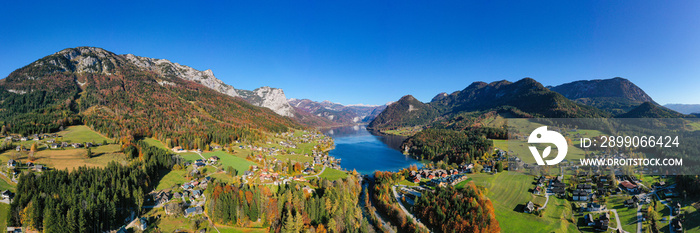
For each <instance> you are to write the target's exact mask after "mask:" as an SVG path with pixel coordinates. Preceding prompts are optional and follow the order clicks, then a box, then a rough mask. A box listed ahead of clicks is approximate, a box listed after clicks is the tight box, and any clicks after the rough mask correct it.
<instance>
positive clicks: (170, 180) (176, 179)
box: [156, 170, 187, 190]
mask: <svg viewBox="0 0 700 233" xmlns="http://www.w3.org/2000/svg"><path fill="white" fill-rule="evenodd" d="M186 172H187V171H186V170H176V171H175V170H173V171H169V172H168V171H161V173H162V174H161V175H162V176H161V177H160V181H159V182H158V186H156V190H163V189H169V188H171V187H173V186H175V185H182V184H184V183H185V182H187V180H186V179H185V177H184V175H185V173H186Z"/></svg>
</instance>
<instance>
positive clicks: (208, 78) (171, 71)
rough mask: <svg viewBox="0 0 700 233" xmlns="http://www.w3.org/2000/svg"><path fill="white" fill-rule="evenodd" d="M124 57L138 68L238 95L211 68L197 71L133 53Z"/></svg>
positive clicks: (227, 93) (164, 60)
mask: <svg viewBox="0 0 700 233" xmlns="http://www.w3.org/2000/svg"><path fill="white" fill-rule="evenodd" d="M124 57H125V58H126V59H127V60H128V61H130V62H131V63H132V64H134V65H136V66H137V67H139V68H142V69H145V70H149V71H153V72H156V73H158V74H161V75H163V76H165V77H171V78H172V77H177V78H181V79H184V80H189V81H193V82H196V83H200V84H202V85H204V86H206V87H208V88H211V89H214V90H216V91H218V92H221V93H224V94H226V95H229V96H233V97H235V96H238V93H237V92H236V89H234V88H233V86H231V85H228V84H226V83H224V82H223V81H221V80H220V79H217V78H216V77H215V76H214V72H213V71H212V70H211V69H207V70H205V71H199V70H196V69H194V68H192V67H189V66H185V65H180V64H179V63H174V62H171V61H169V60H166V59H156V58H148V57H139V56H135V55H133V54H126V55H124Z"/></svg>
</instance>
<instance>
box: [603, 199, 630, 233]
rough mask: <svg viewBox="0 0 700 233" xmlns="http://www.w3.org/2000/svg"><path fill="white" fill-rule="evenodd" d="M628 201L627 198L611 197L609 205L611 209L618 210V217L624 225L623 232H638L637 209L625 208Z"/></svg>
mask: <svg viewBox="0 0 700 233" xmlns="http://www.w3.org/2000/svg"><path fill="white" fill-rule="evenodd" d="M627 199H629V197H627V196H611V197H609V198H608V205H609V208H612V209H616V210H617V215H618V216H619V217H620V223H621V224H622V229H623V230H625V231H627V232H636V231H637V208H635V207H632V208H628V207H625V204H624V202H625V200H627ZM616 224H617V223H616Z"/></svg>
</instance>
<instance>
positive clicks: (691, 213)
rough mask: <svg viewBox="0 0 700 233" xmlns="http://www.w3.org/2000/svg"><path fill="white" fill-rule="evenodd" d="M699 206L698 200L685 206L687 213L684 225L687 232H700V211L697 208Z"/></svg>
mask: <svg viewBox="0 0 700 233" xmlns="http://www.w3.org/2000/svg"><path fill="white" fill-rule="evenodd" d="M699 207H700V203H697V202H696V203H693V204H692V205H688V206H685V207H683V211H684V212H685V213H687V215H686V220H685V223H683V227H685V230H686V231H687V232H700V212H698V209H697V208H699Z"/></svg>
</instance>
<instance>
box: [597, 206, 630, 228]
mask: <svg viewBox="0 0 700 233" xmlns="http://www.w3.org/2000/svg"><path fill="white" fill-rule="evenodd" d="M605 212H612V213H613V214H614V215H615V221H616V222H617V227H615V228H612V227H609V228H610V229H613V230H617V229H618V228H619V229H620V230H622V222H620V216H618V215H617V210H616V209H607V210H599V211H592V212H591V213H605ZM623 231H624V230H623Z"/></svg>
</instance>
